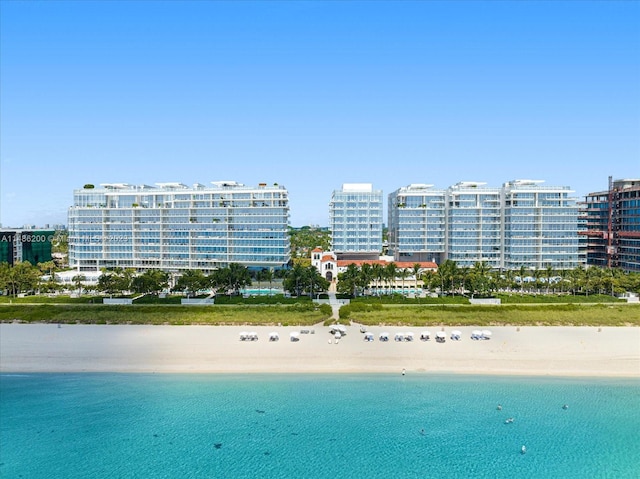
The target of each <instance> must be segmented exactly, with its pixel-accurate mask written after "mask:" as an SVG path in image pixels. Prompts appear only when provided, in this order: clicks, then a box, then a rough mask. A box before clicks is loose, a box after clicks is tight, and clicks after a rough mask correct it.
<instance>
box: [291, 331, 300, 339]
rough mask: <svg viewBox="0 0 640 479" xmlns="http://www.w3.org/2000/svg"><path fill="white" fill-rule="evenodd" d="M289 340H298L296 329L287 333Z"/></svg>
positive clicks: (298, 335)
mask: <svg viewBox="0 0 640 479" xmlns="http://www.w3.org/2000/svg"><path fill="white" fill-rule="evenodd" d="M289 337H290V339H291V341H300V333H299V332H298V331H292V332H291V333H290V334H289Z"/></svg>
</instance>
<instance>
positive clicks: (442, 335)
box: [436, 331, 447, 343]
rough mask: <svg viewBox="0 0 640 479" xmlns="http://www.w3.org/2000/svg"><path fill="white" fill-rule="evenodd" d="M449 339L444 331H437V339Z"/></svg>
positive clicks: (442, 340) (443, 340) (441, 341)
mask: <svg viewBox="0 0 640 479" xmlns="http://www.w3.org/2000/svg"><path fill="white" fill-rule="evenodd" d="M446 340H447V335H446V333H445V332H444V331H438V332H437V333H436V341H437V342H439V343H444V342H445V341H446Z"/></svg>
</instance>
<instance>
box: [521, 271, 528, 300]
mask: <svg viewBox="0 0 640 479" xmlns="http://www.w3.org/2000/svg"><path fill="white" fill-rule="evenodd" d="M526 273H527V267H526V266H525V265H521V266H520V294H522V292H523V291H522V290H523V288H524V275H525V274H526Z"/></svg>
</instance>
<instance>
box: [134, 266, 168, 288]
mask: <svg viewBox="0 0 640 479" xmlns="http://www.w3.org/2000/svg"><path fill="white" fill-rule="evenodd" d="M168 285H169V274H168V273H166V272H164V271H160V270H157V269H156V270H149V271H145V272H144V273H142V274H140V275H138V276H135V277H134V278H133V279H132V280H131V289H133V291H135V292H136V293H142V294H158V293H159V292H160V291H162V290H163V289H165V288H166V287H167V286H168Z"/></svg>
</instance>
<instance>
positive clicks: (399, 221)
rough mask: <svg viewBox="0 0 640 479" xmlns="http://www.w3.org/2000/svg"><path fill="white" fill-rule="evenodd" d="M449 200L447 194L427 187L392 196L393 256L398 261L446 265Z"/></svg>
mask: <svg viewBox="0 0 640 479" xmlns="http://www.w3.org/2000/svg"><path fill="white" fill-rule="evenodd" d="M446 196H447V192H446V190H439V189H434V188H433V185H426V184H411V185H409V186H405V187H403V188H400V189H398V190H396V191H394V192H393V193H391V194H390V195H389V197H388V213H389V214H388V216H389V225H388V226H389V233H388V240H389V254H392V255H393V256H394V259H395V260H396V261H416V262H421V261H433V262H436V263H442V261H444V258H445V253H446V242H445V236H446V229H445V224H446V217H445V207H444V206H445V201H446Z"/></svg>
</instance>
